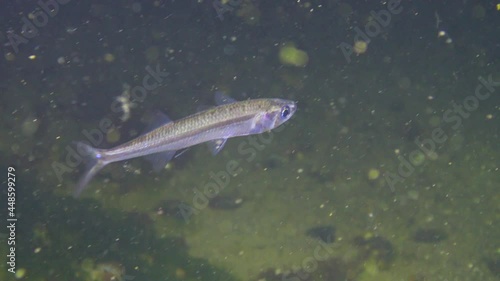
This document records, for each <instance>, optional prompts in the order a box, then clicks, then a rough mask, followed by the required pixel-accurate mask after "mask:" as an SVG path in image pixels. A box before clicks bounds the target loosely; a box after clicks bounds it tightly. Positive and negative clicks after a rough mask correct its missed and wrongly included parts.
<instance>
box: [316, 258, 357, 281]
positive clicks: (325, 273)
mask: <svg viewBox="0 0 500 281" xmlns="http://www.w3.org/2000/svg"><path fill="white" fill-rule="evenodd" d="M351 271H352V272H351ZM354 271H356V269H355V268H353V266H352V265H349V264H346V263H345V262H344V261H342V259H340V258H337V257H334V258H330V259H328V260H326V261H324V262H321V263H319V266H318V272H317V273H314V274H315V275H316V276H318V279H315V280H328V281H345V280H352V278H349V277H350V275H354V274H353V272H354Z"/></svg>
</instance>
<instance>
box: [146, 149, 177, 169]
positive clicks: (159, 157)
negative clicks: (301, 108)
mask: <svg viewBox="0 0 500 281" xmlns="http://www.w3.org/2000/svg"><path fill="white" fill-rule="evenodd" d="M174 156H175V150H174V151H164V152H158V153H154V154H151V155H148V156H145V157H144V158H145V159H146V160H148V161H149V162H150V163H151V165H152V166H153V170H154V171H155V172H160V171H161V170H163V169H164V168H165V165H167V163H168V162H169V161H170V160H172V158H173V157H174Z"/></svg>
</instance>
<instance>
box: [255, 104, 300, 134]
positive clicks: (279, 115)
mask: <svg viewBox="0 0 500 281" xmlns="http://www.w3.org/2000/svg"><path fill="white" fill-rule="evenodd" d="M296 110H297V104H296V103H295V102H294V101H290V100H282V99H269V100H268V104H267V105H266V107H265V108H264V111H263V112H262V113H261V114H258V115H257V116H256V119H255V120H254V122H255V125H256V126H255V127H254V128H256V129H257V128H258V130H259V131H260V132H266V131H270V130H272V129H274V128H277V127H279V126H280V125H281V124H283V123H285V122H286V121H288V120H290V118H291V117H292V116H293V114H294V113H295V111H296Z"/></svg>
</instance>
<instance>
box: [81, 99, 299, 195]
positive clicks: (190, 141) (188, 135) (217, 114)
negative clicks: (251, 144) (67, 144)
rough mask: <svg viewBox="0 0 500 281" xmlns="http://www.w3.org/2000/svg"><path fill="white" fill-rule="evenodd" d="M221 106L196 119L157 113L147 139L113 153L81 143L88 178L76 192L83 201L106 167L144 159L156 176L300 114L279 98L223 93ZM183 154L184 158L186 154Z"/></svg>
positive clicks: (134, 141)
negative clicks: (191, 155)
mask: <svg viewBox="0 0 500 281" xmlns="http://www.w3.org/2000/svg"><path fill="white" fill-rule="evenodd" d="M215 102H216V106H214V107H210V108H205V109H204V110H200V111H198V112H197V113H195V114H192V115H189V116H187V117H184V118H181V119H178V120H176V121H172V120H170V119H169V118H168V117H167V116H166V115H164V114H162V113H157V114H156V115H157V116H156V118H155V120H156V121H155V122H152V123H151V124H150V126H149V127H148V128H146V129H145V133H144V134H142V135H141V136H138V137H137V138H135V139H133V140H130V141H128V142H126V143H123V144H121V145H118V146H116V147H113V148H110V149H99V148H95V147H92V146H91V145H89V144H88V143H85V142H77V143H76V146H77V150H78V152H79V153H80V155H81V156H82V157H83V158H84V159H85V162H86V168H85V172H84V173H83V176H82V177H81V178H80V179H79V180H78V182H77V183H76V185H75V187H74V191H73V196H74V197H78V196H79V195H80V194H81V193H82V191H83V190H84V189H85V188H86V187H87V185H88V183H89V182H90V181H91V180H92V178H93V177H94V176H95V175H96V174H97V173H98V172H99V171H100V170H101V169H102V168H104V167H105V166H106V165H108V164H110V163H114V162H118V161H124V160H129V159H132V158H137V157H142V156H145V157H146V159H147V160H149V161H150V162H151V163H152V164H153V168H154V169H155V170H157V171H158V170H161V169H163V168H164V167H165V165H166V164H167V163H168V162H169V161H170V160H171V159H172V158H174V156H176V154H177V155H178V151H182V152H183V151H184V150H185V149H188V148H189V147H191V146H194V145H197V144H200V143H207V144H208V146H209V148H210V150H211V152H212V154H213V155H216V154H217V153H218V152H219V151H220V150H221V149H222V148H223V147H224V145H225V144H226V141H227V139H229V138H233V137H240V136H248V135H255V134H262V133H265V132H268V131H271V130H272V129H275V128H277V127H278V126H280V125H282V124H283V123H285V122H287V121H288V120H290V118H291V117H292V116H293V115H294V113H295V112H296V110H297V103H296V102H294V101H291V100H285V99H277V98H262V99H249V100H244V101H236V100H234V99H233V98H231V97H228V96H226V95H225V94H224V93H222V92H216V93H215ZM182 152H181V153H182Z"/></svg>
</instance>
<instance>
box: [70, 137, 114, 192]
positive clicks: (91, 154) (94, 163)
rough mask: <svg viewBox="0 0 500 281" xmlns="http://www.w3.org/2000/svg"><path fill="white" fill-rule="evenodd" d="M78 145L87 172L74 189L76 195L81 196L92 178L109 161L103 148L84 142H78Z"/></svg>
mask: <svg viewBox="0 0 500 281" xmlns="http://www.w3.org/2000/svg"><path fill="white" fill-rule="evenodd" d="M76 145H77V148H78V151H79V152H80V154H81V155H82V156H83V157H84V162H85V172H84V174H83V176H82V177H81V178H80V179H79V180H78V182H77V184H76V186H75V188H74V190H73V196H74V197H78V196H80V194H81V193H82V191H83V190H84V189H85V188H86V187H87V184H88V183H89V182H90V181H91V180H92V178H93V177H94V176H95V175H96V174H97V173H98V172H99V171H100V170H101V169H102V168H104V166H106V165H107V164H108V163H109V162H107V161H105V159H104V153H103V150H102V149H97V148H94V147H92V146H90V145H88V144H86V143H83V142H77V143H76Z"/></svg>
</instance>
